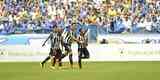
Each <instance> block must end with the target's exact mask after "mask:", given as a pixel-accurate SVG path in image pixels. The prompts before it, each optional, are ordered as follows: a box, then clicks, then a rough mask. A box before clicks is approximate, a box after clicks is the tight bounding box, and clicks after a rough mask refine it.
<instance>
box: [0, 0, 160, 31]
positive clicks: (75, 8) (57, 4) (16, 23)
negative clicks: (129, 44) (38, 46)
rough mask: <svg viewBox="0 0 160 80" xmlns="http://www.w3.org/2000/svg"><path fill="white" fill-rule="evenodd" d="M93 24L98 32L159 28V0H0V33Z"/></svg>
mask: <svg viewBox="0 0 160 80" xmlns="http://www.w3.org/2000/svg"><path fill="white" fill-rule="evenodd" d="M72 23H77V25H79V26H81V27H82V26H83V27H86V26H90V25H96V26H97V30H98V32H99V33H100V34H108V33H138V32H155V33H159V32H160V1H159V0H1V1H0V34H18V33H49V32H50V31H51V30H52V28H53V26H54V25H58V26H59V27H62V28H66V27H67V26H70V25H71V24H72Z"/></svg>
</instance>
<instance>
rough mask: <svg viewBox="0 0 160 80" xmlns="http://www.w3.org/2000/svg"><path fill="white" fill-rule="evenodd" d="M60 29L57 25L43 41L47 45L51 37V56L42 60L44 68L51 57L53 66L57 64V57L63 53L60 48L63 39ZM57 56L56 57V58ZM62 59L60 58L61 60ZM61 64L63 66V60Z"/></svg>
mask: <svg viewBox="0 0 160 80" xmlns="http://www.w3.org/2000/svg"><path fill="white" fill-rule="evenodd" d="M59 31H60V30H59V29H58V28H57V27H55V28H53V32H51V33H50V35H49V37H48V38H47V39H46V40H45V42H44V43H43V45H42V46H45V43H46V42H47V41H48V40H49V39H50V42H51V48H50V52H49V56H47V57H46V59H45V60H44V61H42V62H41V66H42V68H43V67H44V64H45V63H46V62H47V61H48V60H49V59H50V58H52V61H51V62H52V66H54V65H55V58H57V57H59V56H60V54H61V50H60V47H59V46H60V41H61V40H62V39H61V34H60V33H61V32H59ZM54 57H55V58H54ZM60 61H61V60H59V62H60ZM60 66H61V62H60Z"/></svg>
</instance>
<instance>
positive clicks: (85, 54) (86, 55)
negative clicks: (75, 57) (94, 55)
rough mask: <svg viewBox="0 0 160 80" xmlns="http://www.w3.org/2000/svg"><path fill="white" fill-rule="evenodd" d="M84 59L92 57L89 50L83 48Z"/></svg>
mask: <svg viewBox="0 0 160 80" xmlns="http://www.w3.org/2000/svg"><path fill="white" fill-rule="evenodd" d="M83 53H84V59H88V58H89V57H90V54H89V51H88V49H87V48H83Z"/></svg>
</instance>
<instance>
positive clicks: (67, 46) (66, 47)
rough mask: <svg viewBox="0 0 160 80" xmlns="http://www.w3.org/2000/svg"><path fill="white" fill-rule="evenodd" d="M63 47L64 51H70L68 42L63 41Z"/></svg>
mask: <svg viewBox="0 0 160 80" xmlns="http://www.w3.org/2000/svg"><path fill="white" fill-rule="evenodd" d="M64 48H65V51H72V49H71V45H70V44H66V43H64Z"/></svg>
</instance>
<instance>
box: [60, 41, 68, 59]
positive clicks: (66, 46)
mask: <svg viewBox="0 0 160 80" xmlns="http://www.w3.org/2000/svg"><path fill="white" fill-rule="evenodd" d="M64 48H65V53H64V54H62V56H61V58H62V59H63V58H65V57H66V56H67V55H68V53H69V46H68V45H66V44H64Z"/></svg>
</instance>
